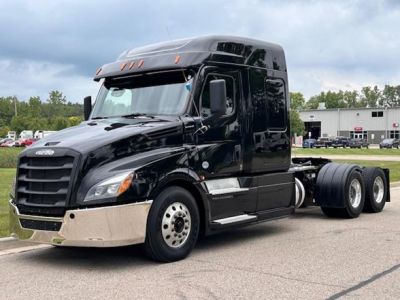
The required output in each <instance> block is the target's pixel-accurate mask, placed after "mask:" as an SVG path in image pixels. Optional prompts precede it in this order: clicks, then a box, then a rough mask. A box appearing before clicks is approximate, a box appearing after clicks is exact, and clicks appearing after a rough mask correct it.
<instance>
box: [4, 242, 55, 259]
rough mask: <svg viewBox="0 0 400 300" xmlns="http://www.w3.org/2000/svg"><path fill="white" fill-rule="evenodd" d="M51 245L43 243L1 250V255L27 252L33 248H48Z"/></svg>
mask: <svg viewBox="0 0 400 300" xmlns="http://www.w3.org/2000/svg"><path fill="white" fill-rule="evenodd" d="M50 247H51V245H42V244H41V245H35V246H27V247H19V248H11V249H7V250H3V251H0V257H1V256H3V255H9V254H17V253H22V252H27V251H32V250H38V249H46V248H50Z"/></svg>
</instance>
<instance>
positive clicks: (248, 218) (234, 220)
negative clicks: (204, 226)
mask: <svg viewBox="0 0 400 300" xmlns="http://www.w3.org/2000/svg"><path fill="white" fill-rule="evenodd" d="M255 220H257V216H255V215H248V214H243V215H238V216H233V217H228V218H223V219H217V220H214V221H212V224H214V225H219V226H225V225H231V224H232V225H233V224H241V223H247V222H252V221H255Z"/></svg>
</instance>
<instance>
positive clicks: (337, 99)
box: [291, 85, 400, 110]
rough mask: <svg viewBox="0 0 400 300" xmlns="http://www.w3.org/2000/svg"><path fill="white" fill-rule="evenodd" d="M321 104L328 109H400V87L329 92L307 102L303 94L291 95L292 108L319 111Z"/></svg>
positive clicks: (376, 87) (390, 86) (389, 86)
mask: <svg viewBox="0 0 400 300" xmlns="http://www.w3.org/2000/svg"><path fill="white" fill-rule="evenodd" d="M320 103H325V107H326V108H374V107H376V108H390V107H400V85H385V86H384V87H383V89H380V88H379V87H378V86H376V85H375V86H373V87H372V86H365V87H363V88H361V90H360V91H358V90H350V91H342V90H339V91H338V92H334V91H327V92H321V93H320V94H318V95H315V96H312V97H310V98H309V99H308V100H307V101H306V99H305V98H304V96H303V95H302V94H301V93H291V108H292V109H294V110H299V109H317V108H318V106H319V104H320Z"/></svg>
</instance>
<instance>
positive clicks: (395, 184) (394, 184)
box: [390, 181, 400, 188]
mask: <svg viewBox="0 0 400 300" xmlns="http://www.w3.org/2000/svg"><path fill="white" fill-rule="evenodd" d="M390 187H391V188H396V187H400V181H396V182H392V183H390Z"/></svg>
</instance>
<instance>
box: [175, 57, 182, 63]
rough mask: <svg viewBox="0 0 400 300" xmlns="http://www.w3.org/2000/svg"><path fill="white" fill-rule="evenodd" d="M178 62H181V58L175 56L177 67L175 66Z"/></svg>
mask: <svg viewBox="0 0 400 300" xmlns="http://www.w3.org/2000/svg"><path fill="white" fill-rule="evenodd" d="M180 60H181V56H180V55H177V56H176V57H175V64H176V65H177V64H178V63H179V61H180Z"/></svg>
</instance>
